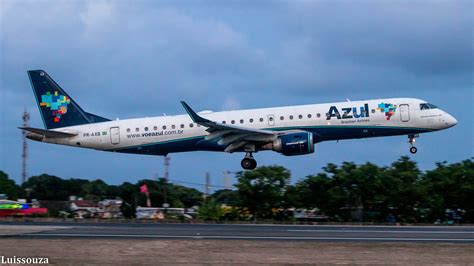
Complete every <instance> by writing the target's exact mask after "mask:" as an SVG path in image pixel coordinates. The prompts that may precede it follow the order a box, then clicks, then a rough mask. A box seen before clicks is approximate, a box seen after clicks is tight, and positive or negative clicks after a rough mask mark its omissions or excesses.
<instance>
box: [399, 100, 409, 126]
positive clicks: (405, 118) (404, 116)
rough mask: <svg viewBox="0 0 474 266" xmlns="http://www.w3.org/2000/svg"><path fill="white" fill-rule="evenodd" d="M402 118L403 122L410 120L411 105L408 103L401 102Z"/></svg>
mask: <svg viewBox="0 0 474 266" xmlns="http://www.w3.org/2000/svg"><path fill="white" fill-rule="evenodd" d="M400 120H401V121H402V122H408V121H410V107H409V106H408V104H400Z"/></svg>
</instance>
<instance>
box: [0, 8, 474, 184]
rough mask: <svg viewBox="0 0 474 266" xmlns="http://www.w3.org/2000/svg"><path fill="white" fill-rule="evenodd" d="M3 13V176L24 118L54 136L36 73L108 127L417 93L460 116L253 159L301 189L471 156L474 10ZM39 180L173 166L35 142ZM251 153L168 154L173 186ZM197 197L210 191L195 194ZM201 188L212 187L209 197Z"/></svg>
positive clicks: (32, 169)
mask: <svg viewBox="0 0 474 266" xmlns="http://www.w3.org/2000/svg"><path fill="white" fill-rule="evenodd" d="M0 12H1V14H0V15H1V18H0V19H1V25H0V26H1V32H0V40H1V55H0V61H1V77H0V79H1V84H0V86H1V95H0V101H1V102H0V103H1V107H0V108H1V114H0V119H1V123H0V124H1V127H0V129H1V131H0V170H3V171H5V172H7V173H8V174H9V175H10V177H12V178H13V179H15V180H16V181H17V182H19V181H20V173H21V134H20V131H19V130H18V129H17V127H18V126H20V125H21V123H22V122H21V115H22V112H23V110H24V109H25V108H26V109H27V110H28V111H29V112H30V113H31V117H32V119H31V121H30V126H33V127H43V125H42V122H41V118H40V117H39V111H38V107H37V106H36V102H35V100H34V97H33V92H32V89H31V87H30V84H29V81H28V77H27V74H26V71H27V70H29V69H44V70H46V71H47V72H48V73H49V74H50V75H51V76H52V77H53V78H54V79H55V80H56V82H58V83H59V84H60V85H61V86H62V87H63V89H65V90H66V91H67V92H68V94H69V95H70V96H71V97H73V98H74V99H75V100H76V102H78V103H79V104H80V105H81V106H82V107H83V108H84V109H85V110H86V111H88V112H91V113H94V114H97V115H101V116H104V117H107V118H110V119H115V118H120V119H125V118H135V117H145V116H157V115H162V114H163V113H166V114H181V113H183V109H182V107H181V105H180V104H179V101H180V100H186V101H188V103H189V104H190V105H191V106H192V107H194V108H195V109H196V110H214V111H219V110H230V109H238V108H256V107H271V106H279V105H296V104H310V103H323V102H333V101H344V100H345V99H346V98H349V99H352V100H359V99H370V98H384V97H416V98H421V99H425V100H427V101H428V102H431V103H434V104H436V105H438V106H439V107H440V108H442V109H443V110H446V111H448V112H449V113H451V114H453V115H454V116H455V117H456V118H457V119H458V125H457V126H456V127H454V128H451V129H448V130H445V131H440V132H435V133H429V134H423V135H422V136H421V138H420V139H418V141H417V146H418V148H419V149H418V153H417V154H416V155H414V156H412V155H410V154H409V151H408V144H407V139H406V136H396V137H388V138H374V139H366V140H348V141H341V142H339V143H336V142H327V143H320V144H317V145H316V152H315V153H314V154H311V155H306V156H296V157H285V156H282V155H280V154H277V153H272V152H261V153H258V154H256V159H257V161H258V163H259V165H271V164H279V165H283V166H285V167H287V168H288V169H290V170H291V171H292V173H293V176H292V178H293V180H298V179H300V178H303V177H304V176H306V175H308V174H315V173H318V172H320V171H321V167H323V166H324V165H326V164H327V163H329V162H332V163H336V164H339V163H341V162H343V161H354V162H356V163H364V162H366V161H370V162H373V163H377V164H379V165H388V164H390V163H391V162H393V161H395V160H397V159H398V158H399V157H400V156H402V155H409V156H411V157H412V158H413V159H414V160H415V161H417V162H418V163H419V165H420V167H421V168H422V169H425V170H426V169H431V168H433V167H434V164H435V162H439V161H445V160H446V161H448V162H457V161H460V160H463V159H468V158H470V157H472V156H473V154H474V152H473V147H474V145H473V144H474V132H473V124H474V123H473V117H474V116H473V115H474V112H473V108H474V105H473V103H472V102H473V100H474V97H473V90H474V84H473V73H474V71H473V60H474V53H473V43H474V42H473V41H474V39H473V32H474V26H473V25H474V21H473V14H474V10H473V1H393V0H392V1H375V0H374V1H340V2H339V1H250V0H249V1H191V0H189V1H186V0H182V1H125V0H124V1H8V0H4V1H1V2H0ZM28 145H29V161H28V172H29V174H30V175H38V174H41V173H48V174H52V175H57V176H60V177H63V178H85V179H97V178H101V179H103V180H105V181H106V182H108V183H112V184H119V183H122V182H124V181H129V182H136V181H137V180H139V179H143V178H150V177H153V176H162V175H163V158H162V157H157V156H145V155H127V154H114V153H107V152H100V151H93V150H85V149H77V148H70V147H65V146H56V145H50V144H44V143H38V142H33V141H29V142H28ZM242 156H243V155H242V154H226V153H211V152H194V153H181V154H172V155H171V168H170V170H171V171H170V175H171V179H173V180H183V181H187V182H195V183H203V180H204V175H205V172H206V171H210V173H211V177H212V181H213V183H214V184H216V185H223V180H222V172H223V171H227V170H228V171H238V170H240V160H241V158H242ZM198 188H200V187H198ZM201 189H202V188H201Z"/></svg>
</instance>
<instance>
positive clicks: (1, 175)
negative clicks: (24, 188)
mask: <svg viewBox="0 0 474 266" xmlns="http://www.w3.org/2000/svg"><path fill="white" fill-rule="evenodd" d="M20 190H21V188H20V187H19V186H18V185H17V184H15V181H13V180H11V179H9V178H8V175H7V174H6V173H5V172H3V171H0V194H5V195H6V196H7V198H8V199H11V200H16V199H18V196H19V194H20V192H21V191H20Z"/></svg>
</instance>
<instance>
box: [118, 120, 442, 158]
mask: <svg viewBox="0 0 474 266" xmlns="http://www.w3.org/2000/svg"><path fill="white" fill-rule="evenodd" d="M266 130H273V131H283V130H305V131H309V132H311V133H313V140H314V143H318V142H322V141H329V140H343V139H357V138H371V137H383V136H395V135H409V134H417V133H424V132H429V131H433V130H431V129H426V128H407V127H382V126H350V127H349V126H308V127H285V128H266ZM204 137H205V136H204V135H203V136H196V137H190V138H181V139H174V140H168V141H161V142H155V143H149V144H144V145H137V146H131V147H125V148H120V149H114V150H109V151H115V152H122V153H134V154H149V155H166V154H168V153H175V152H187V151H224V149H225V146H222V145H219V144H217V141H218V140H211V141H206V140H205V139H204Z"/></svg>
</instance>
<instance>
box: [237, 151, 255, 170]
mask: <svg viewBox="0 0 474 266" xmlns="http://www.w3.org/2000/svg"><path fill="white" fill-rule="evenodd" d="M240 165H241V166H242V168H244V169H245V170H253V169H255V168H256V167H257V161H255V159H254V158H253V156H252V153H251V152H247V153H246V154H245V158H244V159H242V162H241V163H240Z"/></svg>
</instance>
